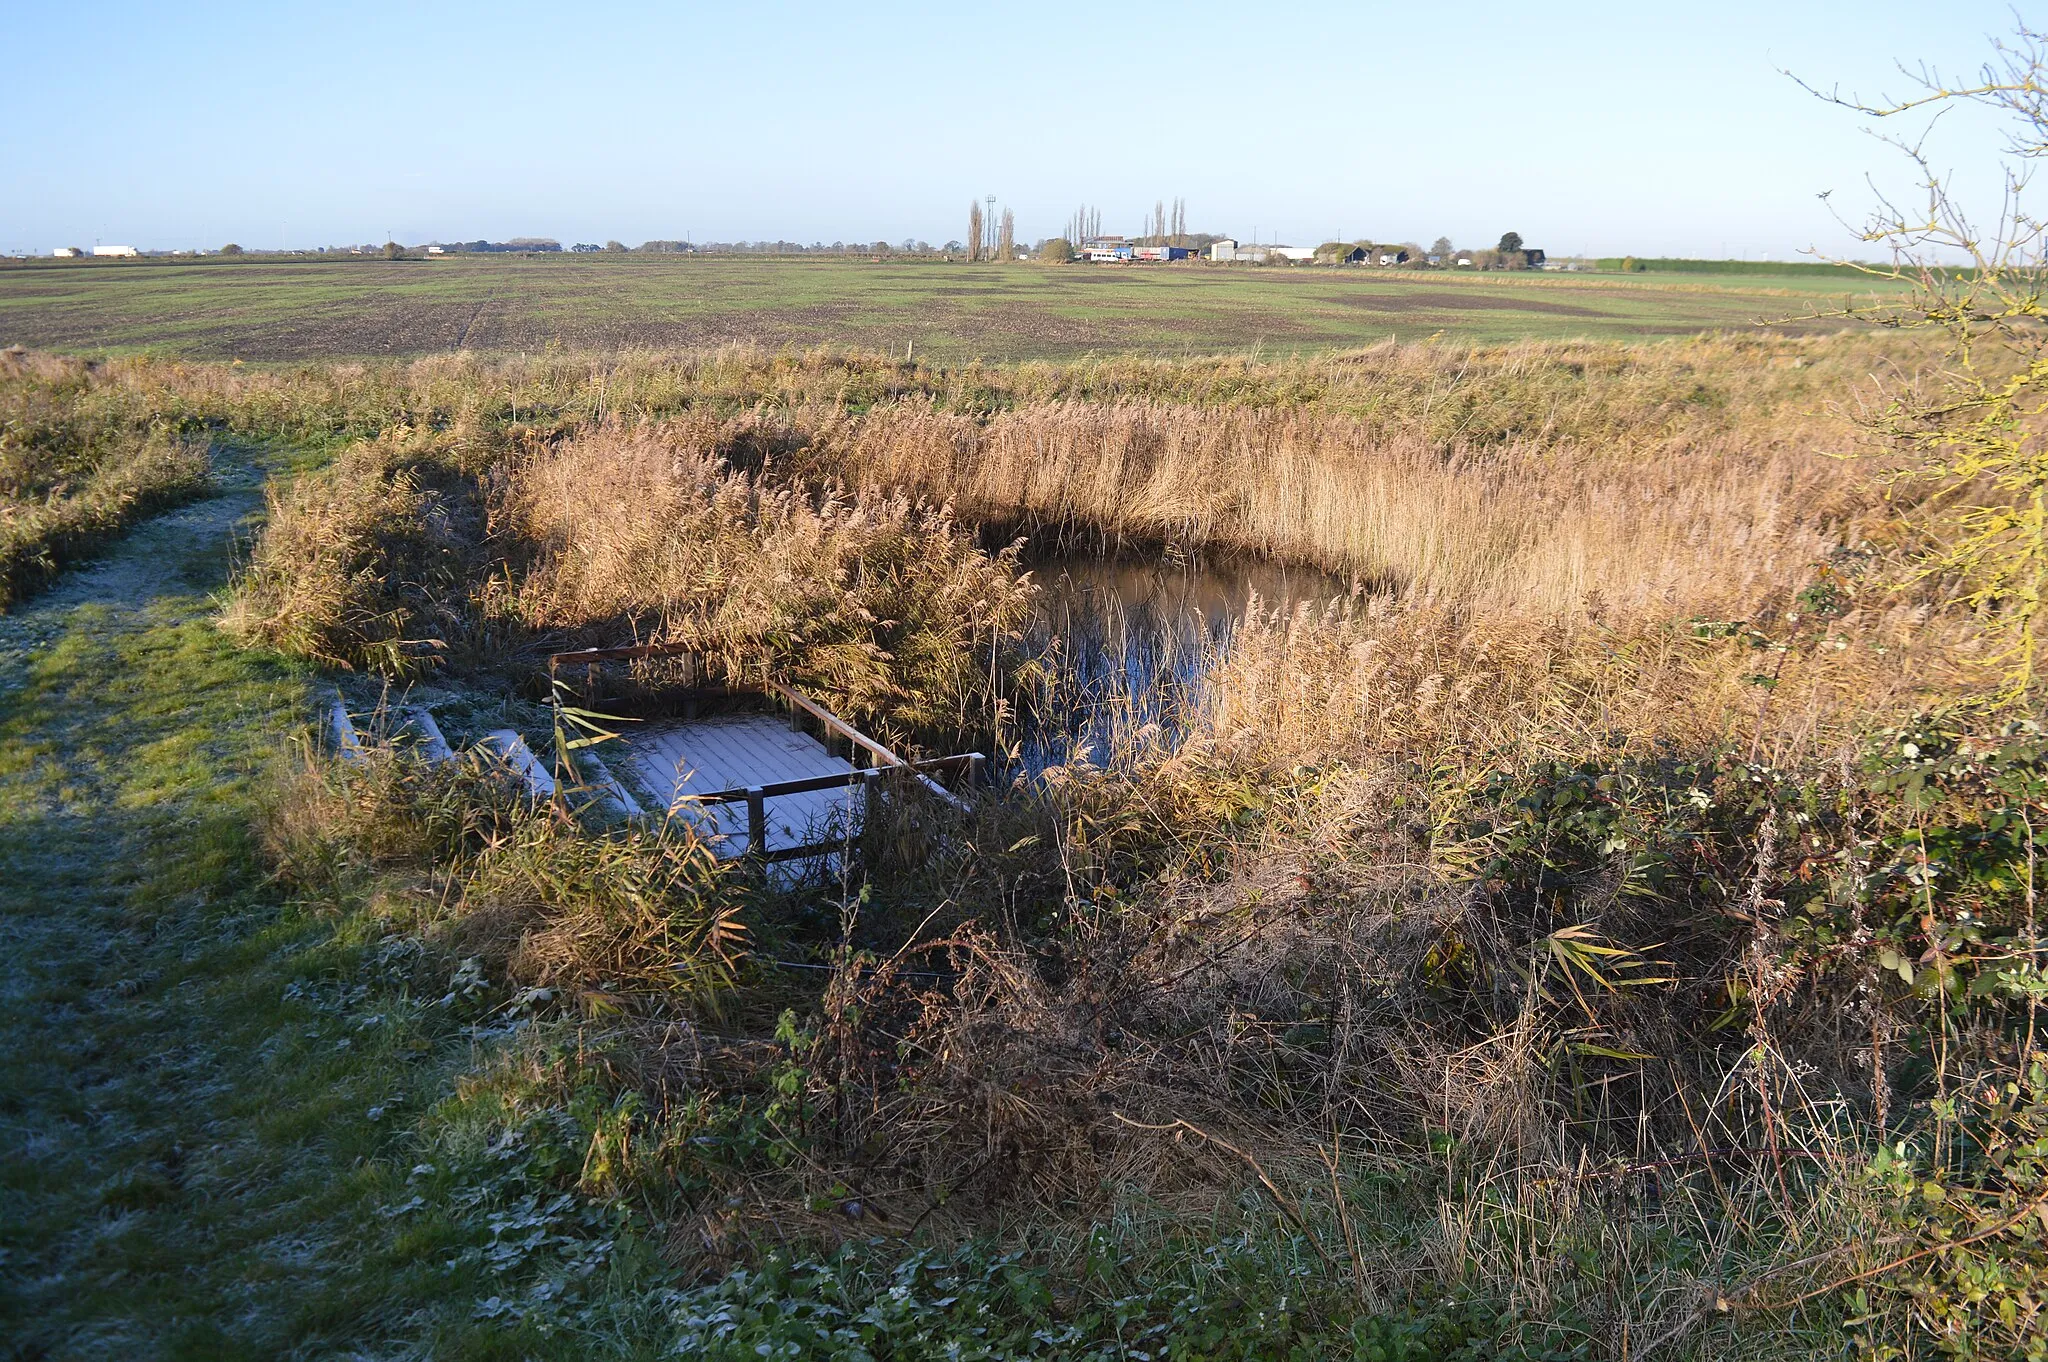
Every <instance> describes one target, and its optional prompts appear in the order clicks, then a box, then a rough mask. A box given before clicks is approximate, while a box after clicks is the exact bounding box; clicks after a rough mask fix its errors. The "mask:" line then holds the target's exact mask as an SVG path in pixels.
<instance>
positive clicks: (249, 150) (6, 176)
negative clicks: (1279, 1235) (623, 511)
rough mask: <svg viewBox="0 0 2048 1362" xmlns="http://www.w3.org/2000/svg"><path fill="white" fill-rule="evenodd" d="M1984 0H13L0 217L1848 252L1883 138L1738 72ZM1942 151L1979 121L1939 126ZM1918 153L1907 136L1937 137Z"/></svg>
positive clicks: (1834, 61) (171, 234)
mask: <svg viewBox="0 0 2048 1362" xmlns="http://www.w3.org/2000/svg"><path fill="white" fill-rule="evenodd" d="M2010 23H2011V11H2010V10H2009V9H2008V8H2007V6H2005V5H2004V4H2000V3H1979V2H1978V0H1945V3H1943V4H1941V5H1931V4H1927V3H1925V0H1920V2H1919V3H1891V2H1890V0H1865V3H1858V4H1837V3H1806V2H1804V0H1781V3H1777V4H1763V3H1750V2H1749V0H1724V3H1720V4H1717V5H1685V6H1678V5H1661V4H1655V3H1651V4H1644V3H1640V2H1638V3H1632V4H1570V3H1559V4H1555V5H1551V6H1543V5H1530V4H1525V3H1517V4H1491V3H1462V4H1458V5H1446V6H1431V5H1426V4H1421V5H1418V4H1415V3H1412V2H1411V3H1403V4H1356V5H1345V4H1341V3H1340V4H1331V3H1323V4H1316V5H1300V6H1264V5H1246V4H1227V5H1226V4H1208V3H1177V4H1159V3H1139V4H1132V5H1129V6H1127V7H1120V6H1117V5H1115V4H1113V3H1112V4H1094V5H1052V6H1049V5H1009V6H1001V7H995V6H976V5H972V4H968V3H961V2H960V0H955V3H952V4H946V5H916V4H901V3H898V4H890V3H871V4H867V5H861V6H852V5H829V6H827V5H799V4H781V3H740V4H727V5H720V6H716V7H712V6H698V5H690V4H672V5H629V4H617V3H585V4H581V5H576V6H542V5H528V4H522V3H498V4H493V5H484V6H466V5H447V4H441V5H419V6H417V7H415V6H408V5H386V4H377V3H351V4H348V5H340V6H333V7H313V6H305V5H277V4H264V5H256V4H205V3H200V4H192V5H183V6H172V5H159V4H150V5H144V4H128V3H106V2H105V0H102V3H99V4H95V5H90V6H63V5H56V4H50V3H35V4H28V5H22V6H17V7H16V8H15V10H14V12H13V13H12V14H11V15H10V16H9V20H8V23H7V26H6V29H5V37H4V39H0V77H4V85H5V88H6V89H7V91H8V97H7V101H6V102H7V116H6V118H5V120H4V122H0V249H5V250H15V249H29V250H35V251H47V250H48V249H49V248H51V247H53V246H56V245H62V244H82V245H90V244H93V243H94V242H96V241H101V242H109V243H115V242H118V243H124V244H134V245H138V246H142V247H190V246H207V247H211V246H218V245H220V244H221V243H222V242H225V241H229V240H233V241H238V242H240V243H242V244H243V245H245V246H249V247H272V246H277V245H280V244H285V245H293V246H303V245H318V244H323V243H331V244H340V243H347V242H357V241H381V240H383V239H384V238H385V236H386V235H387V234H388V233H395V234H396V235H397V236H398V237H399V238H400V239H401V240H405V241H408V242H415V241H425V240H429V239H436V238H439V239H446V240H463V239H470V238H474V237H478V236H486V237H494V238H502V237H507V236H514V235H529V236H553V237H558V238H560V239H561V240H562V241H563V242H565V243H567V242H570V241H578V240H583V241H599V242H601V241H604V240H605V239H607V238H617V239H620V240H623V241H625V242H627V243H629V244H631V243H635V242H638V241H641V240H644V239H647V238H653V237H667V238H680V237H683V236H685V235H689V236H692V237H694V238H696V239H699V240H708V239H716V240H737V239H751V238H762V237H769V238H788V239H798V240H805V241H809V240H814V239H816V240H825V241H831V240H835V239H840V240H848V241H852V240H872V239H875V238H877V237H882V238H886V239H889V240H900V239H902V238H903V237H906V236H915V237H922V238H925V239H928V240H932V241H942V240H945V239H947V238H949V237H957V236H961V235H964V233H965V217H966V207H967V203H968V201H969V200H970V199H971V198H979V197H982V196H985V195H988V194H994V195H996V196H997V197H998V199H999V200H1001V201H1002V202H1005V203H1007V204H1009V205H1011V206H1012V207H1013V208H1014V209H1015V210H1016V212H1017V217H1018V230H1019V234H1020V236H1023V237H1025V238H1037V237H1040V236H1043V235H1048V234H1052V233H1055V232H1057V231H1058V230H1059V229H1060V227H1061V226H1062V224H1063V223H1064V222H1065V220H1066V217H1067V215H1068V213H1069V212H1070V211H1071V210H1072V209H1073V207H1074V206H1075V205H1076V204H1079V203H1082V202H1088V203H1092V204H1096V205H1099V206H1100V207H1101V208H1102V210H1103V225H1104V227H1105V229H1106V230H1111V231H1135V230H1139V229H1140V227H1141V223H1142V221H1143V218H1144V216H1145V215H1146V214H1148V213H1149V211H1150V209H1151V206H1152V203H1153V202H1154V200H1155V199H1161V198H1165V199H1169V200H1170V199H1171V198H1173V197H1175V196H1180V197H1182V198H1185V199H1186V201H1187V203H1188V209H1189V225H1190V226H1191V227H1192V228H1193V229H1195V230H1198V231H1199V230H1207V231H1223V232H1231V233H1234V234H1237V235H1239V236H1245V237H1248V236H1250V235H1251V234H1252V233H1253V232H1254V231H1255V230H1256V232H1257V233H1258V235H1259V236H1260V237H1261V238H1262V239H1268V240H1271V239H1278V240H1281V241H1292V242H1304V243H1309V244H1313V243H1314V242H1316V241H1319V240H1324V239H1328V238H1330V237H1333V236H1336V235H1338V234H1340V233H1341V234H1343V235H1346V236H1350V237H1359V236H1364V237H1372V238H1376V239H1381V240H1390V239H1391V240H1400V239H1419V240H1422V241H1425V242H1426V241H1428V240H1430V239H1432V238H1434V237H1436V236H1437V235H1439V234H1446V235H1449V236H1450V237H1451V238H1452V239H1453V240H1455V241H1457V242H1459V243H1460V244H1472V245H1490V244H1491V243H1492V242H1493V241H1494V240H1495V239H1496V238H1497V237H1499V235H1500V234H1501V233H1502V232H1503V231H1506V230H1509V229H1513V230H1516V231H1519V232H1520V233H1521V234H1522V236H1523V237H1524V238H1525V239H1527V240H1528V242H1529V243H1530V244H1531V245H1540V246H1543V247H1545V248H1546V249H1548V250H1550V251H1551V252H1553V253H1567V252H1590V253H1598V254H1615V253H1621V252H1630V251H1632V252H1635V253H1638V254H1645V255H1656V254H1683V255H1715V256H1718V255H1724V254H1725V255H1745V254H1747V255H1771V256H1785V257H1789V256H1792V255H1794V254H1796V253H1797V252H1799V251H1800V250H1802V249H1804V248H1807V247H1812V246H1820V247H1822V248H1824V249H1843V250H1847V249H1853V248H1852V247H1851V246H1849V245H1848V244H1847V243H1846V242H1845V240H1844V236H1843V233H1842V232H1841V231H1840V229H1839V228H1837V227H1836V226H1835V224H1834V222H1833V220H1832V219H1831V218H1830V217H1829V216H1828V213H1827V212H1826V210H1825V209H1824V208H1823V207H1822V205H1820V204H1819V203H1818V202H1817V200H1816V197H1815V196H1816V195H1817V194H1818V193H1819V192H1820V191H1823V190H1833V191H1835V200H1834V202H1835V203H1836V204H1838V205H1840V206H1841V207H1843V208H1844V209H1845V210H1847V211H1849V212H1851V213H1852V215H1854V216H1858V217H1860V215H1861V211H1862V209H1863V207H1864V206H1865V205H1866V204H1867V203H1868V201H1869V192H1868V190H1867V188H1866V187H1865V186H1864V184H1863V180H1862V177H1863V175H1864V174H1865V173H1866V172H1869V171H1873V170H1875V171H1880V172H1889V170H1890V168H1891V167H1892V165H1893V164H1894V161H1895V158H1894V157H1893V156H1892V155H1891V154H1890V153H1888V152H1886V151H1885V149H1884V148H1882V147H1880V146H1878V145H1877V144H1876V143H1874V142H1872V141H1871V140H1869V139H1868V138H1867V137H1865V136H1863V135H1862V134H1861V133H1860V132H1859V129H1860V128H1861V126H1862V122H1863V121H1862V120H1859V119H1858V118H1857V117H1855V116H1854V115H1852V114H1848V113H1845V112H1843V111H1840V110H1835V109H1829V108H1827V107H1825V106H1823V105H1821V104H1820V103H1819V102H1818V101H1815V100H1814V99H1812V98H1811V97H1810V96H1808V95H1805V94H1803V93H1801V92H1800V91H1799V90H1798V89H1797V88H1795V87H1794V86H1793V85H1792V83H1791V82H1790V81H1788V80H1787V79H1785V78H1784V77H1783V76H1781V75H1779V74H1778V73H1777V68H1779V67H1788V68H1791V69H1794V70H1796V71H1798V72H1800V73H1801V74H1802V75H1806V76H1808V77H1809V78H1810V79H1812V80H1814V81H1816V82H1820V83H1823V84H1832V83H1834V82H1840V83H1842V84H1843V85H1844V86H1850V87H1856V88H1860V89H1862V90H1865V91H1867V92H1875V91H1877V90H1879V89H1882V88H1889V89H1899V88H1903V84H1904V83H1903V82H1902V81H1901V80H1900V79H1898V77H1897V75H1896V73H1895V71H1894V69H1893V65H1892V63H1893V62H1894V60H1895V59H1904V60H1909V61H1916V62H1917V61H1919V60H1923V59H1925V60H1929V61H1934V62H1938V63H1940V64H1942V65H1944V66H1947V67H1973V66H1974V65H1976V64H1977V63H1978V62H1980V61H1981V60H1982V58H1983V57H1984V56H1985V55H1986V53H1987V38H1988V36H1989V35H1992V34H1995V33H2001V32H2004V31H2006V30H2007V29H2008V28H2009V27H2010ZM1944 134H1945V136H1946V137H1947V141H1948V144H1951V145H1952V146H1953V154H1952V156H1951V159H1952V160H1953V162H1954V164H1955V165H1956V166H1957V167H1958V169H1960V170H1964V171H1965V172H1970V171H1971V170H1972V168H1974V167H1981V166H1983V165H1986V164H1988V160H1987V158H1988V156H1989V155H1990V153H1991V151H1992V149H1993V148H1992V145H1991V143H1990V141H1989V139H1987V138H1986V137H1984V136H1982V135H1981V129H1979V128H1976V127H1973V126H1972V125H1971V124H1969V123H1968V122H1967V121H1965V120H1957V121H1956V122H1955V123H1954V124H1953V126H1948V127H1945V128H1944ZM1945 154H1948V153H1947V150H1946V148H1945Z"/></svg>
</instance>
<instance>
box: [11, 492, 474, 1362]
mask: <svg viewBox="0 0 2048 1362" xmlns="http://www.w3.org/2000/svg"><path fill="white" fill-rule="evenodd" d="M257 479H258V470H257V469H255V468H254V467H252V466H250V465H248V464H246V463H245V464H242V465H240V466H237V467H230V468H229V469H228V470H226V477H225V478H224V480H223V481H224V483H225V485H224V486H223V488H222V489H221V492H220V494H219V495H217V496H215V497H213V498H211V499H209V500H205V501H201V502H197V503H194V504H191V505H188V506H186V507H185V508H183V509H181V510H178V511H176V512H173V513H171V514H168V515H165V516H162V517H160V518H158V519H156V520H154V521H151V522H149V523H148V524H146V525H144V526H142V527H141V528H139V529H138V530H137V531H136V532H135V533H134V534H132V535H131V536H130V537H128V538H127V539H126V540H125V541H123V542H122V543H120V544H119V545H117V546H116V547H115V548H114V549H113V550H112V551H111V552H110V553H109V554H108V555H107V556H106V557H105V558H104V559H103V560H101V561H100V562H99V563H98V564H97V565H96V566H94V567H92V568H91V569H89V570H87V571H83V572H80V573H78V574H76V575H74V576H72V577H70V578H68V579H66V580H65V581H63V582H61V583H59V584H58V585H57V586H56V587H55V588H54V589H53V590H51V591H49V592H47V593H45V594H44V595H43V596H41V597H40V598H38V599H37V600H35V601H33V602H31V603H30V604H29V605H28V606H26V607H25V608H23V609H21V610H20V611H18V612H17V613H15V614H12V615H9V616H6V617H0V962H4V963H0V1198H4V1200H5V1203H6V1204H5V1209H4V1212H0V1255H4V1257H0V1355H4V1356H10V1357H17V1358H42V1357H52V1358H56V1357H63V1358H70V1357H82V1358H89V1357H113V1356H119V1357H123V1358H149V1357H232V1356H251V1357H274V1356H279V1355H283V1354H285V1353H287V1352H306V1353H316V1354H317V1353H323V1352H328V1351H331V1350H334V1349H335V1347H336V1345H339V1344H341V1343H342V1340H343V1339H344V1338H355V1339H360V1338H361V1337H362V1336H363V1335H364V1334H365V1333H373V1332H388V1331H389V1330H390V1329H391V1328H392V1327H393V1326H394V1325H395V1324H397V1323H399V1321H398V1320H396V1319H394V1318H392V1317H390V1307H391V1306H392V1305H393V1304H394V1298H395V1296H402V1295H403V1294H404V1293H403V1291H402V1289H399V1290H395V1289H394V1288H395V1287H402V1283H401V1282H399V1281H398V1280H397V1279H394V1278H391V1277H390V1276H389V1275H388V1274H387V1275H386V1277H385V1278H383V1279H381V1280H371V1279H369V1277H366V1272H365V1264H366V1261H374V1257H375V1255H374V1252H372V1250H373V1247H374V1242H373V1241H372V1240H370V1239H367V1238H366V1235H367V1234H369V1233H371V1232H373V1230H374V1226H375V1223H376V1217H375V1216H374V1214H373V1213H372V1211H371V1207H373V1206H374V1205H375V1204H376V1203H377V1202H378V1201H379V1200H380V1199H381V1198H384V1197H385V1196H386V1195H387V1194H388V1189H387V1188H385V1187H384V1186H383V1185H382V1184H383V1183H384V1182H385V1181H387V1180H388V1179H389V1178H390V1177H391V1176H392V1174H390V1173H389V1171H388V1170H386V1169H384V1168H383V1167H382V1164H381V1163H380V1162H379V1161H378V1160H376V1159H375V1158H374V1157H372V1156H373V1155H374V1154H375V1153H376V1151H377V1150H378V1148H379V1146H380V1144H381V1143H383V1142H385V1141H386V1140H387V1139H388V1137H387V1136H386V1134H385V1133H384V1131H383V1130H382V1128H381V1126H380V1123H379V1122H378V1121H377V1120H375V1119H373V1118H372V1116H371V1114H370V1109H371V1108H373V1107H375V1106H378V1105H379V1104H384V1105H387V1106H388V1105H390V1104H392V1102H393V1101H394V1099H395V1098H397V1097H399V1096H402V1095H403V1093H404V1091H405V1090H406V1089H407V1088H408V1087H410V1086H413V1085H420V1084H423V1085H424V1086H425V1087H426V1088H427V1089H429V1090H432V1089H434V1088H437V1087H439V1086H440V1085H441V1084H443V1083H444V1082H445V1079H446V1074H447V1064H446V1063H442V1064H438V1065H437V1064H435V1063H432V1062H431V1061H432V1059H433V1056H434V1054H435V1053H436V1051H437V1047H434V1046H432V1045H426V1046H422V1045H421V1044H420V1042H419V1037H418V1035H417V1034H400V1033H401V1032H405V1031H406V1030H407V1028H403V1027H400V1028H391V1027H385V1026H382V1025H379V1026H375V1027H370V1028H365V1027H363V1026H362V1025H361V1018H360V1017H351V1016H350V1015H349V1013H348V1011H347V1009H346V1008H345V1007H336V1006H333V1005H332V1003H333V1000H334V999H335V998H336V997H343V998H345V997H347V996H348V990H347V988H346V987H345V986H343V982H342V981H345V980H347V979H348V978H349V977H351V975H352V972H353V971H354V970H355V969H356V962H357V959H358V957H359V956H360V954H361V951H360V949H359V946H358V945H357V944H354V943H350V942H348V941H347V940H345V939H344V937H343V935H342V934H341V933H339V932H338V931H337V927H336V924H334V923H332V922H323V921H321V920H319V919H318V918H316V917H313V916H311V915H308V914H304V913H295V912H294V911H293V910H292V909H291V908H290V907H289V906H288V905H286V904H284V903H283V902H282V901H281V898H282V896H281V895H280V894H279V893H278V891H277V890H276V889H275V888H274V887H273V886H271V885H269V884H268V883H267V882H266V876H265V873H264V870H263V867H262V862H261V858H260V856H259V855H258V854H257V848H256V846H255V845H254V834H253V832H252V831H251V829H252V826H253V824H254V823H255V821H256V818H255V816H256V814H257V812H258V801H259V799H260V796H261V791H262V789H263V779H262V777H263V772H264V771H265V769H266V768H267V767H268V765H269V763H270V762H272V761H274V760H275V759H276V752H277V748H278V744H279V737H280V735H281V734H282V733H283V732H284V731H285V730H286V729H287V728H288V727H289V726H290V725H291V724H292V723H293V722H294V720H295V719H296V717H297V715H298V714H299V713H301V712H303V711H302V705H303V703H304V687H305V678H304V677H303V676H301V675H298V674H295V673H294V672H292V671H291V670H289V669H288V668H287V667H285V666H284V665H282V664H280V663H277V662H275V661H272V660H268V659H264V658H261V657H257V656H254V655H251V654H248V653H245V652H242V651H240V650H238V649H236V648H234V647H233V646H232V645H231V644H229V643H228V642H227V641H226V640H225V639H223V638H222V637H221V636H220V635H219V633H218V632H217V631H216V630H215V629H214V627H213V625H212V623H211V614H212V607H211V602H210V599H209V593H210V591H212V590H213V589H215V588H217V587H218V586H219V585H220V584H221V583H222V581H223V580H224V578H225V573H226V566H227V545H228V543H229V536H230V533H231V532H232V531H233V530H234V529H235V527H236V526H237V525H238V524H240V523H241V522H242V521H244V519H245V518H246V517H248V516H249V515H251V514H252V513H253V512H254V511H255V510H256V508H257V506H258V504H259V500H258V495H257V490H256V487H257ZM337 989H339V992H337ZM366 1030H367V1031H369V1033H370V1034H368V1035H365V1031H366ZM415 1030H416V1028H415ZM438 1048H439V1049H442V1050H445V1048H446V1047H438ZM400 1052H402V1053H405V1054H409V1055H414V1056H415V1057H416V1059H415V1062H413V1063H412V1064H410V1066H408V1064H407V1062H406V1061H405V1060H403V1059H393V1058H391V1056H392V1055H393V1054H395V1053H400ZM418 1057H424V1058H425V1059H427V1060H428V1061H429V1062H427V1063H424V1064H422V1063H419V1062H417V1058H418ZM393 1069H396V1070H397V1071H398V1073H399V1074H400V1077H399V1078H398V1079H397V1080H394V1079H393V1078H392V1076H391V1072H392V1070H393ZM366 1255H367V1258H366ZM380 1313H381V1314H382V1316H383V1318H378V1316H379V1315H380ZM322 1340H325V1342H324V1344H323V1342H322ZM347 1350H349V1351H354V1349H353V1348H349V1349H347Z"/></svg>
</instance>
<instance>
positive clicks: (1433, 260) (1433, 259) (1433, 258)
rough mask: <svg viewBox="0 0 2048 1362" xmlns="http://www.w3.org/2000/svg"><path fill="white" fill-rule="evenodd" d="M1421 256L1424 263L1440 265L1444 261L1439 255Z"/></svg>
mask: <svg viewBox="0 0 2048 1362" xmlns="http://www.w3.org/2000/svg"><path fill="white" fill-rule="evenodd" d="M1422 258H1423V260H1424V262H1425V263H1427V264H1431V265H1441V264H1443V263H1444V258H1443V257H1442V256H1440V255H1425V256H1424V257H1422Z"/></svg>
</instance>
